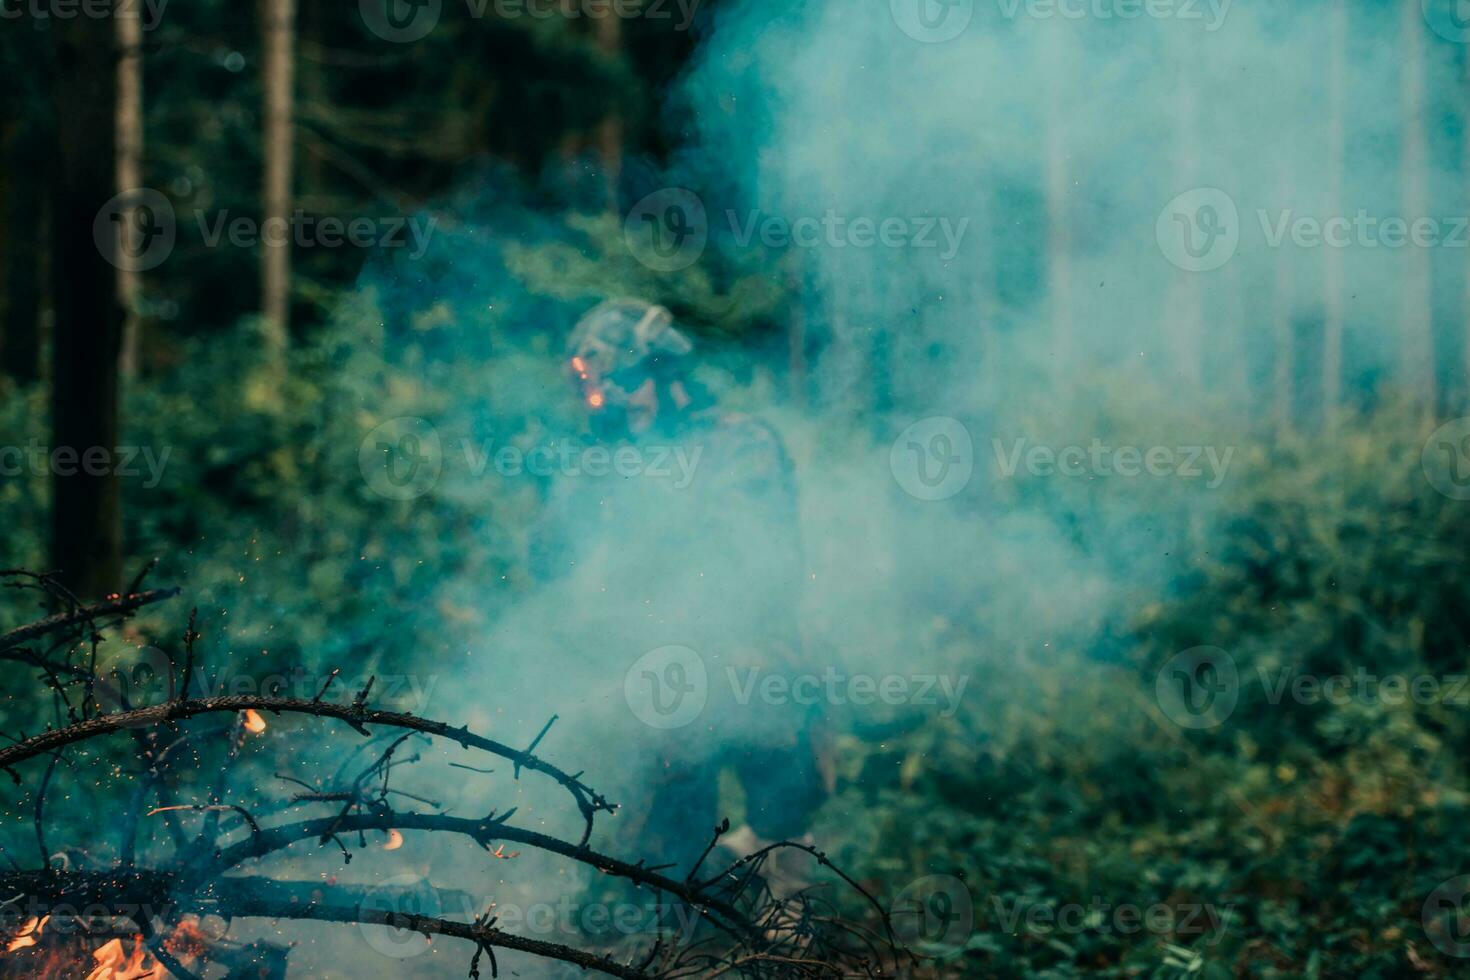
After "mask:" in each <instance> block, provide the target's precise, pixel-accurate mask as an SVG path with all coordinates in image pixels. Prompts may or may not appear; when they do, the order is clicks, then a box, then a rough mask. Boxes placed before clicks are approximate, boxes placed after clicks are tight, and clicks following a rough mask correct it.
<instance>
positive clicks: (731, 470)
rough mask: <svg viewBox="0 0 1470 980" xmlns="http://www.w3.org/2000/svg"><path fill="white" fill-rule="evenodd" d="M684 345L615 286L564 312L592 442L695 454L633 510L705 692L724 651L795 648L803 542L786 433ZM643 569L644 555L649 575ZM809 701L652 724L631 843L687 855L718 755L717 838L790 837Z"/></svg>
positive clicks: (807, 802)
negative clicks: (732, 405) (658, 729)
mask: <svg viewBox="0 0 1470 980" xmlns="http://www.w3.org/2000/svg"><path fill="white" fill-rule="evenodd" d="M692 352H693V344H692V343H691V342H690V340H689V338H688V337H687V336H686V335H685V334H684V333H683V332H682V331H680V330H679V329H678V328H677V327H676V326H675V325H674V322H673V317H672V315H671V314H670V313H669V311H668V310H666V309H665V308H663V307H661V306H656V305H652V304H649V303H645V302H642V301H639V300H627V299H616V300H609V301H607V302H604V303H602V304H600V305H599V306H597V307H596V308H594V309H593V310H591V311H590V312H589V313H587V314H586V315H585V316H583V317H582V319H581V320H580V321H579V322H578V323H577V325H576V327H575V329H574V330H573V331H572V335H571V338H570V341H569V344H568V352H567V362H566V370H567V373H568V375H569V377H570V378H571V380H572V382H573V384H574V386H575V388H576V390H577V393H578V396H579V398H580V400H581V404H582V407H583V409H584V410H585V412H586V415H587V420H588V424H589V427H590V429H591V432H592V434H593V437H594V438H595V439H596V440H597V441H598V442H599V443H602V444H606V445H609V446H624V445H631V446H647V445H649V444H651V443H654V442H658V443H665V444H669V443H672V444H677V445H678V446H680V447H682V448H684V449H686V450H687V457H686V458H692V459H695V460H697V470H696V473H695V476H694V479H693V481H692V483H690V484H689V485H688V487H687V488H685V489H684V490H682V491H680V490H675V491H672V492H669V493H667V494H666V497H667V498H668V499H667V500H661V501H660V503H659V505H658V507H657V509H656V513H655V514H652V515H650V514H649V513H648V512H647V511H645V512H643V514H642V515H641V516H640V517H639V518H638V519H637V520H635V521H634V523H637V524H638V525H639V526H638V528H637V530H636V532H635V533H637V534H638V536H639V538H640V545H641V546H647V545H649V543H650V542H652V543H653V547H654V550H653V552H652V554H653V555H654V558H653V561H654V562H656V563H657V564H658V566H659V568H658V569H657V573H658V575H659V576H660V578H659V581H677V582H678V583H679V584H678V585H677V587H676V588H677V590H678V591H679V596H678V600H677V601H678V602H680V603H682V604H686V605H689V606H692V607H693V608H692V609H688V610H684V611H683V613H684V614H683V615H678V614H675V615H673V616H672V617H670V619H672V620H673V623H670V621H669V620H665V625H666V626H673V624H677V626H676V628H677V629H678V630H679V635H675V636H669V637H667V638H666V639H665V642H683V641H684V636H690V638H691V639H692V640H693V641H694V642H695V643H696V644H697V645H698V646H699V647H700V648H701V649H700V651H699V652H700V653H701V654H702V655H703V656H704V657H705V658H706V659H707V660H709V661H711V665H712V666H715V667H716V668H717V669H715V670H711V672H710V687H711V689H712V694H713V693H714V689H715V688H717V687H720V686H723V683H724V681H725V679H726V678H727V677H738V676H740V675H739V674H738V672H737V673H734V674H732V673H730V671H729V670H728V669H726V668H728V667H729V666H730V665H734V667H736V668H739V669H744V670H747V671H750V672H752V673H747V674H745V675H744V676H745V677H746V678H753V677H754V678H758V677H759V676H760V675H761V672H762V671H765V672H770V671H783V670H789V669H791V668H793V667H795V666H796V665H797V664H798V663H799V658H798V653H799V640H798V636H799V630H798V623H797V608H796V606H797V597H798V595H799V588H800V583H801V574H802V573H801V569H802V556H801V546H800V541H799V536H798V525H797V507H796V485H795V479H794V474H793V470H792V465H791V460H790V457H789V456H788V455H787V453H786V448H785V446H784V445H783V443H782V441H781V439H780V437H779V436H778V435H777V434H776V432H775V430H774V429H772V428H771V427H770V426H769V425H767V424H766V423H764V422H762V421H760V420H758V419H755V418H752V417H750V416H745V415H736V414H731V413H725V412H721V411H720V410H719V408H718V407H717V406H716V405H715V404H714V402H713V399H711V397H710V396H709V394H708V393H707V392H706V391H705V390H704V388H703V387H702V386H700V385H699V384H698V383H697V382H696V381H695V380H694V379H693V377H692V376H691V373H690V361H691V357H690V355H691V354H692ZM593 533H594V534H595V533H596V532H593ZM654 574H655V570H653V569H648V570H647V576H648V577H649V579H650V580H651V579H652V576H653V575H654ZM639 577H640V578H642V577H643V576H639ZM684 583H697V588H696V587H694V586H692V585H691V586H687V587H686V585H685V584H684ZM655 587H657V586H655ZM639 612H641V610H638V609H634V610H630V616H633V615H637V614H638V613H639ZM647 635H649V637H650V640H653V639H655V638H656V635H654V634H647ZM651 645H652V644H651ZM816 715H817V712H816V711H815V709H814V708H813V707H803V706H801V705H796V704H791V703H781V704H765V703H763V702H762V701H761V699H760V697H758V696H757V697H754V698H751V697H747V698H745V699H744V700H743V702H737V701H733V700H722V701H719V702H718V703H717V704H716V703H715V699H714V698H713V697H712V711H711V712H710V713H709V718H708V719H707V721H708V724H707V725H706V726H705V729H707V731H701V732H694V731H690V732H688V733H681V737H679V738H669V739H665V740H664V741H663V742H661V743H660V744H661V745H662V746H663V748H662V749H661V750H660V751H659V752H657V753H655V755H657V756H658V757H657V758H656V759H654V760H652V761H653V765H652V766H650V770H651V771H650V772H648V773H647V775H646V783H647V784H650V785H651V786H652V787H653V789H652V791H651V793H650V794H649V798H648V799H646V800H642V801H639V805H638V806H637V807H636V808H635V807H630V808H629V809H630V810H631V811H634V812H632V813H630V816H631V818H632V822H633V823H634V824H635V826H637V825H639V823H640V821H641V827H640V828H639V830H638V831H636V833H637V836H638V844H639V846H640V847H642V848H643V849H644V850H645V852H646V853H647V854H648V855H649V856H650V857H651V858H653V859H655V860H657V861H659V862H665V861H674V862H678V864H679V866H680V867H681V869H687V868H688V867H689V865H690V864H692V862H693V861H694V860H695V859H697V857H698V856H699V854H700V853H701V852H702V851H703V850H704V848H705V846H706V845H707V844H708V842H709V837H710V833H711V831H712V829H713V828H714V826H715V824H716V823H717V822H718V816H719V814H718V813H717V807H718V803H719V800H718V787H719V776H720V773H721V771H722V770H727V771H731V772H733V774H734V775H735V776H736V777H737V778H738V779H739V782H740V784H741V786H742V788H743V790H744V794H745V798H746V814H747V824H746V825H745V826H743V827H740V828H737V829H736V830H735V831H734V832H732V833H730V834H729V835H727V837H726V838H725V841H724V843H725V845H726V846H727V847H728V848H730V849H731V850H734V851H735V852H737V853H738V854H743V853H748V852H750V851H752V850H754V849H756V848H757V847H759V846H761V845H762V843H763V842H769V841H776V840H788V839H797V838H799V837H801V836H802V835H803V834H805V833H806V831H807V830H808V823H809V818H810V816H811V814H812V811H814V810H815V808H816V807H817V806H818V805H819V803H820V802H821V800H822V798H823V796H824V795H825V791H824V786H823V782H824V780H823V779H822V777H821V775H820V774H819V772H818V766H817V764H816V753H815V752H814V749H813V731H814V727H815V722H816V720H817V718H816ZM693 727H694V726H691V729H692V728H693ZM637 810H641V811H642V812H641V813H639V812H636V811H637ZM768 871H769V869H768ZM768 877H770V875H769V874H768Z"/></svg>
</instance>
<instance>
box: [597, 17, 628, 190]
mask: <svg viewBox="0 0 1470 980" xmlns="http://www.w3.org/2000/svg"><path fill="white" fill-rule="evenodd" d="M596 23H597V45H598V47H599V48H601V49H602V50H603V51H604V52H606V53H607V54H609V55H612V56H617V55H619V54H621V53H622V48H623V22H622V20H621V19H620V18H619V17H618V15H617V14H616V13H615V12H613V11H612V10H611V9H609V10H607V11H606V13H604V14H603V16H602V18H601V19H600V20H598V21H597V22H596ZM597 150H598V153H599V154H600V155H601V157H602V174H603V180H605V181H606V183H607V206H608V208H609V209H610V210H612V211H614V212H616V211H617V210H618V185H619V184H620V183H621V182H622V176H623V120H622V117H621V116H620V115H619V114H618V113H616V112H610V113H608V115H607V116H606V117H605V118H604V119H603V120H602V122H601V123H599V124H598V126H597Z"/></svg>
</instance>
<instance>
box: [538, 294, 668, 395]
mask: <svg viewBox="0 0 1470 980" xmlns="http://www.w3.org/2000/svg"><path fill="white" fill-rule="evenodd" d="M693 350H694V345H693V344H692V343H691V342H690V340H689V338H688V337H686V336H685V335H684V333H683V332H682V331H680V330H679V329H678V328H677V327H675V326H674V317H673V314H671V313H670V312H669V311H668V310H667V309H665V308H664V307H662V306H658V305H656V304H653V303H647V302H644V301H643V300H638V299H610V300H607V301H605V302H603V303H599V304H598V305H597V306H595V307H593V308H592V309H591V310H589V311H588V312H587V313H586V314H585V315H584V316H583V317H582V318H581V319H580V320H578V321H577V325H576V326H575V327H574V328H572V334H571V337H570V338H568V341H567V370H568V372H569V373H570V376H571V378H572V380H573V382H574V383H575V384H576V385H577V387H578V389H579V391H580V393H581V396H582V400H583V403H584V404H585V405H586V407H587V408H588V409H589V410H591V411H593V412H595V413H596V412H605V411H617V410H620V409H625V408H626V407H627V405H628V402H629V399H630V397H631V396H632V395H633V394H634V393H635V392H637V391H639V389H641V388H643V386H644V384H645V383H646V382H647V381H648V380H650V379H654V380H658V379H660V378H672V377H677V376H678V374H679V373H680V372H681V371H682V367H681V366H680V362H681V361H682V359H683V358H684V357H686V356H687V355H688V354H689V353H690V352H692V351H693Z"/></svg>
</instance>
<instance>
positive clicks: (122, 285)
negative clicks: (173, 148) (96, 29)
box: [113, 9, 143, 379]
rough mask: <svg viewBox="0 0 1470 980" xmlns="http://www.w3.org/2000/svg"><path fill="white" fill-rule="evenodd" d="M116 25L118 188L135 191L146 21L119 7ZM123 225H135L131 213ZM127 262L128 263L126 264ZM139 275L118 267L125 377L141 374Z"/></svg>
mask: <svg viewBox="0 0 1470 980" xmlns="http://www.w3.org/2000/svg"><path fill="white" fill-rule="evenodd" d="M113 22H114V23H115V24H116V25H117V49H118V50H117V190H118V192H119V193H124V192H127V191H135V190H137V189H139V188H141V187H142V186H143V21H142V19H141V17H140V14H139V12H138V11H137V10H136V9H134V10H133V11H131V12H129V11H125V10H119V11H117V13H116V15H115V16H114V17H113ZM123 222H124V225H125V226H126V227H129V228H131V227H133V226H134V222H133V220H132V215H124V218H123ZM124 264H125V265H126V263H124ZM140 286H141V282H140V277H139V274H138V273H137V272H136V271H134V270H132V269H129V268H119V269H118V270H117V292H118V301H119V302H120V303H121V304H122V307H123V313H124V320H123V328H122V329H123V339H122V363H121V370H122V376H123V378H125V379H127V378H132V377H134V376H135V375H136V374H137V373H138V330H139V327H140V321H139V315H138V300H139V295H140V294H139V290H140Z"/></svg>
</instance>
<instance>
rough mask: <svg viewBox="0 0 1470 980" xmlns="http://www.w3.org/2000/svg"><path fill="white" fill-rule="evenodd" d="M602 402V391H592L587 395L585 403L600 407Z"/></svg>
mask: <svg viewBox="0 0 1470 980" xmlns="http://www.w3.org/2000/svg"><path fill="white" fill-rule="evenodd" d="M602 402H603V398H602V392H600V391H594V392H593V393H592V394H590V395H588V396H587V404H589V405H591V406H592V407H593V408H601V407H602Z"/></svg>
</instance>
